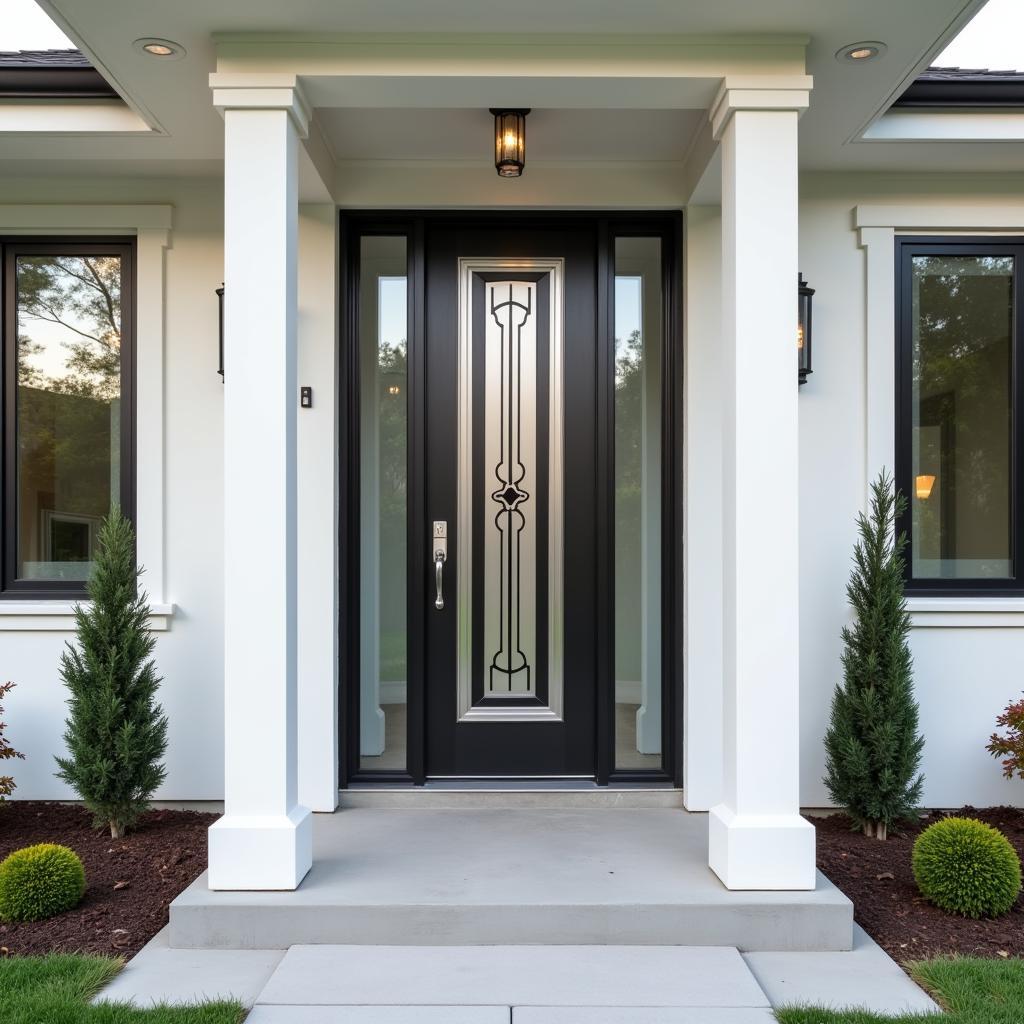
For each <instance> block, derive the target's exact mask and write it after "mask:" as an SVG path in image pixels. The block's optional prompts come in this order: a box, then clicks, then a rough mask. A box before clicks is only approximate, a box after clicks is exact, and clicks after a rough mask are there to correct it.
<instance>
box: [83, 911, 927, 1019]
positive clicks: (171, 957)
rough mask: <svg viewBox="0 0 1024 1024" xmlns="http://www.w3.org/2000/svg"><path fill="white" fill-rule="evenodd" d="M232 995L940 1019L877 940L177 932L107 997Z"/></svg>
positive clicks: (403, 1005) (516, 1014)
mask: <svg viewBox="0 0 1024 1024" xmlns="http://www.w3.org/2000/svg"><path fill="white" fill-rule="evenodd" d="M215 996H221V997H226V996H233V997H234V998H237V999H240V1000H242V1001H243V1002H244V1003H246V1004H247V1005H252V1006H253V1010H252V1013H251V1014H250V1015H249V1018H248V1022H247V1024H769V1022H771V1021H772V1020H774V1016H773V1014H772V1011H771V1008H772V1007H773V1006H781V1005H784V1004H787V1003H815V1004H819V1005H822V1004H825V1005H830V1006H836V1007H838V1006H850V1005H856V1006H862V1007H866V1008H868V1009H872V1010H874V1011H876V1012H880V1013H894V1014H895V1013H904V1012H907V1011H913V1010H917V1011H922V1010H934V1009H935V1005H934V1003H932V1001H931V1000H930V999H929V998H928V997H927V996H926V995H925V994H924V993H923V992H922V991H921V990H920V989H919V988H918V987H917V986H916V985H915V984H914V983H913V982H912V981H910V979H909V978H907V976H906V975H905V974H904V973H903V972H902V971H901V970H900V968H899V967H898V966H897V965H896V964H895V963H893V961H892V960H891V959H889V957H888V956H886V954H885V953H884V952H883V951H882V950H881V949H880V948H879V947H878V946H877V945H876V944H875V943H874V942H872V941H871V939H870V938H868V936H867V935H865V934H864V932H863V931H861V930H860V929H859V928H858V929H857V931H856V939H855V946H854V949H853V951H852V952H847V953H747V954H741V953H739V952H738V951H737V950H736V949H735V948H734V947H730V946H523V945H518V946H423V945H418V946H397V945H394V946H337V945H319V946H308V945H296V946H292V947H291V948H290V949H289V950H287V952H285V951H283V950H197V949H171V948H170V947H169V946H168V945H167V930H166V929H165V930H164V931H163V932H161V933H160V935H158V936H157V937H156V938H155V939H153V941H152V942H150V943H149V945H147V946H146V947H145V949H143V950H142V951H141V952H140V953H139V954H138V955H137V956H136V957H135V958H134V959H132V961H131V962H130V963H129V964H128V966H127V967H126V968H125V969H124V971H123V972H122V973H121V974H120V975H119V976H118V977H117V978H115V979H114V981H113V982H112V983H111V984H110V985H109V986H108V987H107V989H106V990H105V991H104V992H103V993H102V994H101V995H100V996H99V997H98V999H99V1000H100V1001H120V1000H125V1001H130V1002H133V1003H135V1004H136V1005H139V1006H148V1005H152V1004H153V1003H157V1002H169V1003H177V1004H181V1003H189V1002H194V1001H196V1000H199V999H208V998H213V997H215Z"/></svg>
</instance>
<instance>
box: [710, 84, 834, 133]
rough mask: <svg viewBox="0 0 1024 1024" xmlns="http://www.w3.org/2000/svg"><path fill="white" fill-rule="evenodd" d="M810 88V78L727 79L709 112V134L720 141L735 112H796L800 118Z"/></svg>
mask: <svg viewBox="0 0 1024 1024" xmlns="http://www.w3.org/2000/svg"><path fill="white" fill-rule="evenodd" d="M813 85H814V79H813V78H812V77H811V76H810V75H726V77H725V78H723V79H722V84H721V85H720V86H719V87H718V92H717V94H716V95H715V98H714V101H713V102H712V104H711V106H710V107H709V108H708V119H709V120H710V121H711V131H712V134H713V135H714V137H715V138H716V139H720V138H721V137H722V132H723V131H725V126H726V125H727V124H728V123H729V119H730V118H731V117H732V115H733V114H735V113H736V111H737V110H795V111H796V112H797V113H798V114H802V113H803V112H804V111H805V110H806V109H807V107H808V105H809V103H810V94H811V89H812V87H813Z"/></svg>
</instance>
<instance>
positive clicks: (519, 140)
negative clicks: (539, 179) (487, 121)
mask: <svg viewBox="0 0 1024 1024" xmlns="http://www.w3.org/2000/svg"><path fill="white" fill-rule="evenodd" d="M529 112H530V111H529V110H528V109H527V110H523V109H522V108H518V109H511V108H508V107H491V113H492V114H493V115H494V166H495V168H496V169H497V171H498V174H499V175H500V176H501V177H502V178H518V177H519V175H520V174H522V173H523V168H524V167H525V166H526V115H527V114H528V113H529Z"/></svg>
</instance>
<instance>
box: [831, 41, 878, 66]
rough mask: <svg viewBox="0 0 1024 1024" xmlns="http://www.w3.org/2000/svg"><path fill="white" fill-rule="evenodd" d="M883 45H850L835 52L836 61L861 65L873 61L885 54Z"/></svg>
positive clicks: (876, 43) (873, 43) (874, 43)
mask: <svg viewBox="0 0 1024 1024" xmlns="http://www.w3.org/2000/svg"><path fill="white" fill-rule="evenodd" d="M886 49H887V47H886V45H885V43H878V42H870V43H850V45H849V46H844V47H843V48H842V49H841V50H836V60H838V61H842V62H844V63H846V62H848V63H850V64H863V63H864V62H865V61H869V60H874V59H875V58H876V57H881V56H882V54H883V53H885V51H886Z"/></svg>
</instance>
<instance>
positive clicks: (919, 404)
mask: <svg viewBox="0 0 1024 1024" xmlns="http://www.w3.org/2000/svg"><path fill="white" fill-rule="evenodd" d="M911 263H912V278H911V324H912V326H911V331H912V335H911V439H910V443H911V453H910V463H911V480H910V486H909V490H910V494H909V501H910V508H911V535H912V551H911V563H912V566H911V568H912V575H913V577H914V578H916V579H922V580H924V579H950V580H953V579H976V580H986V579H987V580H997V579H1007V578H1010V577H1012V576H1013V563H1012V559H1013V551H1012V545H1011V540H1012V510H1013V506H1012V500H1011V495H1012V487H1013V480H1014V473H1013V463H1012V457H1013V443H1012V432H1013V387H1012V370H1013V361H1012V351H1013V344H1012V338H1013V276H1014V257H1013V256H1012V255H1006V256H984V255H980V256H979V255H941V254H935V255H915V256H913V257H912V261H911Z"/></svg>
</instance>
